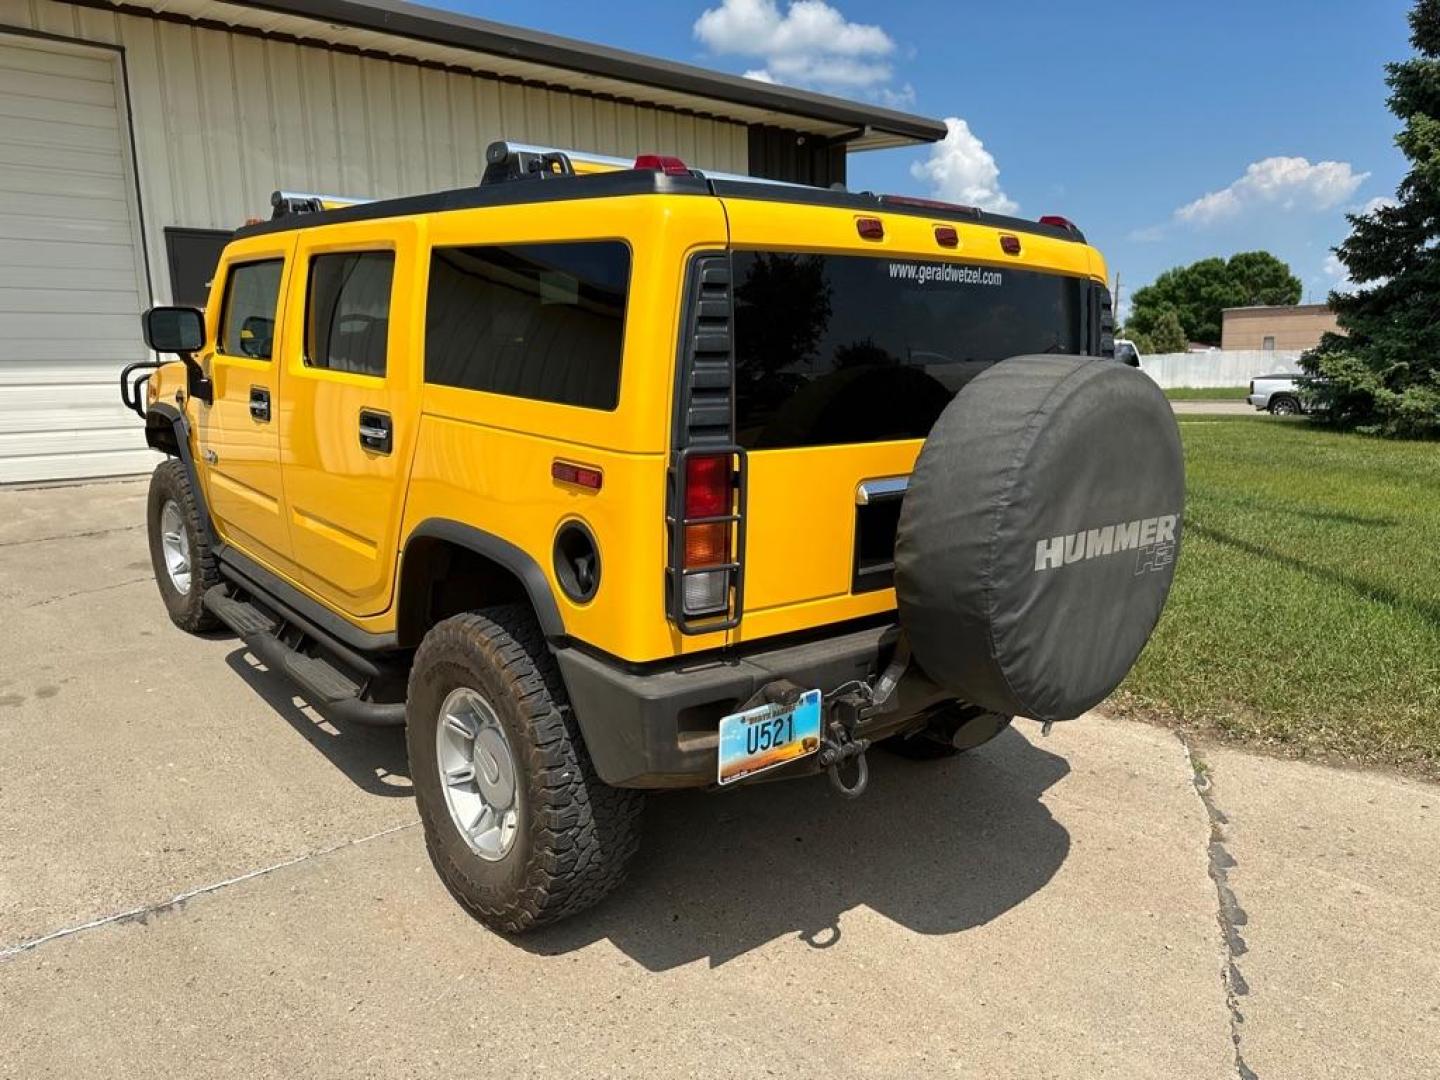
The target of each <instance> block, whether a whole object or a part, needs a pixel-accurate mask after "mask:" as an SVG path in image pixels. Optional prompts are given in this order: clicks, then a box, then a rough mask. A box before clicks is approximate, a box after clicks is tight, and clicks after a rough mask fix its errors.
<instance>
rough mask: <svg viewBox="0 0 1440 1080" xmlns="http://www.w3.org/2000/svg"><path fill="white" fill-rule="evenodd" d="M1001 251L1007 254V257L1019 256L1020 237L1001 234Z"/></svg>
mask: <svg viewBox="0 0 1440 1080" xmlns="http://www.w3.org/2000/svg"><path fill="white" fill-rule="evenodd" d="M1000 250H1001V251H1003V252H1005V254H1006V255H1019V254H1020V238H1019V237H1018V236H1011V235H1010V234H1009V233H1001V234H1000Z"/></svg>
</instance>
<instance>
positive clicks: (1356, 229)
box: [1302, 0, 1440, 436]
mask: <svg viewBox="0 0 1440 1080" xmlns="http://www.w3.org/2000/svg"><path fill="white" fill-rule="evenodd" d="M1410 31H1411V33H1410V41H1411V44H1413V45H1414V46H1415V50H1416V52H1417V53H1418V54H1419V55H1418V56H1415V57H1413V58H1412V59H1409V60H1406V61H1403V62H1401V63H1392V64H1388V65H1386V68H1385V70H1386V79H1385V82H1386V85H1388V86H1389V87H1390V99H1389V103H1388V104H1389V107H1390V111H1391V112H1393V113H1394V114H1395V115H1396V116H1397V117H1399V119H1400V120H1401V121H1402V122H1403V124H1404V129H1403V130H1402V131H1401V132H1400V134H1399V135H1398V136H1396V139H1395V142H1396V145H1398V146H1399V147H1400V150H1401V152H1402V153H1404V155H1405V157H1406V158H1407V159H1408V160H1409V161H1410V171H1409V173H1408V174H1407V175H1406V176H1405V179H1404V180H1402V181H1401V183H1400V187H1399V189H1398V191H1397V192H1396V195H1397V197H1398V201H1397V202H1396V203H1395V204H1394V205H1390V206H1382V207H1380V208H1379V209H1376V210H1374V211H1372V212H1370V213H1368V214H1351V215H1349V221H1350V227H1351V232H1350V235H1349V237H1348V238H1347V239H1346V240H1345V241H1344V242H1343V243H1342V244H1341V245H1340V246H1339V247H1337V248H1336V249H1335V254H1336V255H1337V256H1338V257H1339V259H1340V261H1341V263H1342V264H1343V265H1344V266H1345V269H1346V270H1347V271H1348V272H1349V275H1350V279H1351V280H1352V281H1353V282H1356V283H1357V287H1356V288H1355V290H1354V291H1353V292H1349V293H1342V292H1334V293H1331V294H1330V306H1331V307H1332V308H1333V309H1334V310H1335V313H1336V315H1337V316H1338V319H1339V323H1340V328H1341V330H1343V331H1344V332H1343V333H1342V334H1327V335H1326V336H1325V339H1324V340H1323V341H1322V342H1321V344H1320V346H1319V348H1317V349H1315V350H1314V351H1312V352H1310V353H1308V354H1307V355H1306V356H1305V357H1304V358H1303V360H1302V365H1303V366H1304V367H1305V369H1306V370H1307V371H1310V372H1312V373H1314V374H1317V375H1320V376H1322V377H1323V381H1321V382H1319V383H1318V384H1317V385H1316V388H1315V390H1314V394H1315V396H1316V397H1317V398H1318V399H1320V401H1321V403H1322V404H1323V405H1325V406H1326V408H1327V410H1328V412H1327V413H1325V414H1322V415H1326V416H1328V419H1329V420H1330V422H1332V423H1335V424H1338V425H1341V426H1345V427H1357V428H1360V429H1362V430H1368V431H1375V432H1379V433H1382V434H1387V435H1399V436H1435V435H1440V0H1417V3H1416V4H1415V7H1414V8H1413V9H1412V10H1411V12H1410Z"/></svg>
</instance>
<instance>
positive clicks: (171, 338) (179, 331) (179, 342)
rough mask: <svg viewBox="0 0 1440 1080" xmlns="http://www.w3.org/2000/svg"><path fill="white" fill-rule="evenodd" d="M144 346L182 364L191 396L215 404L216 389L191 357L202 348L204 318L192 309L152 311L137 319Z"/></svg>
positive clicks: (156, 309) (168, 308) (179, 308)
mask: <svg viewBox="0 0 1440 1080" xmlns="http://www.w3.org/2000/svg"><path fill="white" fill-rule="evenodd" d="M140 323H141V325H142V326H143V327H144V329H145V344H146V345H149V346H150V348H152V349H154V350H155V351H156V352H157V353H174V354H175V355H177V356H178V357H180V359H181V361H183V362H184V364H185V375H186V380H185V381H186V383H187V385H188V387H189V390H190V396H191V397H194V398H199V399H200V400H201V401H203V402H205V404H207V405H213V404H214V402H215V387H214V384H213V383H212V382H211V381H210V377H209V376H208V375H206V374H205V372H204V370H203V369H202V368H201V367H200V365H199V364H198V363H197V362H196V360H195V356H194V354H195V353H196V352H198V351H200V350H201V349H203V348H204V347H205V315H204V313H202V312H201V311H200V309H199V308H193V307H152V308H151V309H150V310H149V311H147V312H145V314H144V315H143V316H141V318H140Z"/></svg>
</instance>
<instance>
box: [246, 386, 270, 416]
mask: <svg viewBox="0 0 1440 1080" xmlns="http://www.w3.org/2000/svg"><path fill="white" fill-rule="evenodd" d="M250 417H251V419H253V420H258V421H259V422H260V423H262V424H268V423H269V422H270V391H269V389H267V388H266V387H264V386H252V387H250Z"/></svg>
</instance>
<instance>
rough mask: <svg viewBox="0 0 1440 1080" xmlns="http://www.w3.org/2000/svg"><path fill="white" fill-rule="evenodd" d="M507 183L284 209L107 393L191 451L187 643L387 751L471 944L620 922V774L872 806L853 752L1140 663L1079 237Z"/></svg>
mask: <svg viewBox="0 0 1440 1080" xmlns="http://www.w3.org/2000/svg"><path fill="white" fill-rule="evenodd" d="M487 162H488V163H489V164H488V168H487V170H486V174H485V177H484V180H483V182H482V183H480V184H479V185H478V186H476V187H473V188H468V189H464V190H458V191H448V192H443V193H439V194H434V195H424V196H418V197H413V198H401V199H393V200H388V201H383V202H369V203H351V204H343V203H342V202H341V201H339V200H328V199H325V198H320V197H309V196H296V195H286V194H284V193H277V195H276V197H275V199H274V206H275V216H274V217H273V218H272V219H271V220H269V221H266V222H261V223H255V224H251V225H248V226H246V227H244V228H241V229H239V230H238V231H237V232H236V234H235V237H234V239H233V240H232V241H231V242H230V243H229V245H228V246H227V247H226V249H225V251H224V254H223V256H222V258H221V260H220V264H219V267H218V269H217V272H216V275H215V279H214V283H213V287H212V291H211V294H210V302H209V304H208V306H207V308H206V310H205V311H204V312H203V313H202V312H200V311H197V310H195V309H186V308H153V309H151V310H150V311H149V312H147V313H146V316H145V328H146V337H147V341H148V342H149V344H150V346H151V347H152V348H153V349H154V350H156V351H157V352H168V353H176V354H178V355H179V356H180V358H181V362H180V363H166V364H161V363H160V362H158V361H156V362H149V363H147V364H143V365H136V366H135V367H134V368H131V369H127V372H126V374H125V376H123V377H122V382H121V386H122V395H123V396H124V397H125V399H126V401H127V403H128V404H130V405H131V407H132V408H135V409H136V411H138V412H139V413H140V414H141V415H142V416H143V417H144V419H145V422H146V432H147V437H148V439H149V442H150V444H151V445H152V446H154V447H156V448H157V449H160V450H163V451H165V452H166V453H167V454H169V455H171V457H170V459H169V460H167V461H166V462H165V463H163V464H161V465H160V466H159V467H158V468H157V470H156V472H155V475H154V478H153V481H152V485H151V493H150V500H149V528H150V542H151V554H152V560H153V562H154V567H155V572H156V578H157V581H158V583H159V588H160V592H161V595H162V596H163V598H164V600H165V604H166V606H167V608H168V610H169V613H170V616H171V618H172V619H173V620H174V621H175V622H176V623H177V624H178V625H179V626H181V627H182V628H184V629H187V630H191V631H198V630H202V629H207V628H213V627H215V626H218V625H224V626H227V627H229V628H230V629H231V630H233V631H234V632H235V633H237V634H238V635H240V637H241V638H242V639H243V640H244V642H245V644H246V646H247V647H248V648H249V649H250V651H251V652H253V653H254V654H255V655H256V656H257V657H258V658H259V659H260V660H261V661H262V662H263V663H264V664H265V665H266V666H267V667H269V668H270V669H271V670H273V671H276V672H279V673H281V674H283V675H285V676H287V677H289V678H290V679H292V680H293V681H294V682H295V683H296V684H298V686H299V688H300V690H301V692H302V693H303V694H304V696H305V697H306V698H307V699H308V700H309V701H310V702H311V703H312V704H313V705H315V706H316V707H317V708H319V709H320V710H321V711H322V712H324V713H326V714H328V715H329V716H331V717H333V718H334V719H336V720H337V721H338V722H340V723H346V722H349V723H362V724H404V725H405V728H406V736H407V740H408V747H409V754H410V765H411V772H412V777H413V781H414V786H415V792H416V797H417V801H418V803H419V808H420V812H421V815H422V818H423V820H424V824H425V834H426V840H427V844H428V847H429V850H430V853H431V856H432V859H433V861H434V863H435V866H436V867H437V869H438V870H439V872H440V874H441V875H442V876H443V878H444V879H445V881H446V883H447V885H448V886H449V887H450V889H451V891H452V892H453V893H454V894H455V895H456V897H457V898H459V899H460V900H461V901H462V902H463V903H464V904H465V905H466V906H467V907H468V908H470V910H471V911H472V912H473V913H475V914H476V915H477V916H478V917H479V918H481V919H482V920H483V921H485V922H486V923H487V924H489V925H492V926H494V927H497V928H500V929H503V930H506V931H511V932H517V931H521V930H524V929H526V928H528V927H530V926H532V925H535V924H538V923H541V922H544V921H548V920H551V919H554V918H557V917H559V916H562V915H565V914H568V913H571V912H574V911H577V910H579V909H581V908H583V907H586V906H588V905H590V904H592V903H594V902H595V901H597V900H599V899H600V898H601V897H603V896H604V895H605V894H606V893H607V892H608V891H609V890H610V889H611V888H613V887H614V886H615V885H616V884H617V883H618V882H619V880H620V878H621V875H622V873H623V871H624V868H625V864H626V862H627V860H628V859H629V857H630V855H631V854H632V853H633V852H634V850H635V848H636V846H637V843H638V837H639V827H640V810H641V805H642V793H643V792H644V791H645V790H646V789H662V788H676V787H686V786H702V785H715V786H728V785H730V784H732V783H736V782H740V781H746V780H749V779H751V778H754V777H757V776H764V777H766V778H776V777H780V776H797V775H805V774H815V773H819V772H828V773H829V775H830V777H831V780H832V782H833V783H834V784H835V786H836V787H837V788H838V789H839V790H840V791H841V792H843V793H845V794H849V795H855V794H858V793H859V791H860V790H862V789H863V787H864V785H865V779H866V776H867V772H866V769H867V764H866V762H867V759H866V751H867V749H868V748H869V747H870V746H871V745H872V744H874V743H876V742H878V741H881V740H884V741H885V742H886V744H887V745H889V746H893V747H894V748H896V749H898V750H899V751H901V752H904V753H909V754H911V755H912V756H926V757H938V756H943V755H945V754H948V753H955V752H959V751H960V750H964V749H968V748H971V747H973V746H976V745H979V744H980V743H981V742H984V741H985V740H987V739H989V738H991V737H993V736H995V735H997V734H998V733H1000V732H1001V731H1002V730H1003V729H1004V727H1005V726H1006V725H1007V724H1008V723H1009V722H1010V718H1011V717H1012V716H1016V715H1020V716H1027V717H1032V718H1035V719H1039V720H1041V721H1045V722H1050V721H1053V720H1060V719H1070V718H1073V717H1075V716H1078V715H1079V714H1080V713H1082V712H1084V711H1085V710H1086V709H1088V708H1090V707H1091V706H1092V705H1094V704H1095V703H1096V702H1098V701H1099V700H1100V699H1101V698H1103V697H1104V696H1105V695H1106V694H1108V693H1109V691H1110V690H1111V689H1113V687H1114V686H1115V685H1116V684H1117V683H1118V682H1119V680H1120V679H1121V678H1122V677H1123V676H1124V674H1125V672H1126V671H1127V670H1128V669H1129V667H1130V666H1131V664H1132V663H1133V662H1134V660H1135V658H1136V656H1137V655H1138V653H1139V651H1140V648H1141V647H1142V646H1143V645H1144V643H1145V641H1146V639H1147V638H1148V636H1149V634H1150V631H1151V629H1152V628H1153V626H1154V623H1155V620H1156V619H1157V618H1158V616H1159V613H1160V610H1161V608H1162V606H1163V604H1164V600H1165V596H1166V592H1167V590H1168V587H1169V584H1170V579H1171V574H1172V573H1173V567H1174V560H1175V556H1176V552H1177V546H1178V540H1179V515H1180V512H1181V505H1180V504H1181V499H1182V495H1183V476H1182V472H1181V466H1180V456H1179V443H1178V438H1177V435H1176V429H1175V424H1174V420H1173V418H1172V416H1171V413H1170V409H1169V407H1168V405H1167V404H1166V402H1165V400H1164V398H1163V396H1162V395H1161V394H1160V392H1159V391H1158V390H1157V389H1156V388H1155V386H1154V385H1153V384H1152V383H1151V382H1150V380H1149V379H1148V378H1146V377H1145V376H1143V375H1141V374H1139V373H1138V372H1135V371H1133V370H1130V369H1127V368H1125V367H1124V366H1123V365H1119V364H1116V363H1114V362H1113V360H1111V359H1109V357H1110V356H1111V355H1112V354H1113V335H1112V331H1113V321H1112V318H1111V313H1110V298H1109V294H1108V293H1107V291H1106V289H1105V276H1106V275H1105V268H1104V264H1103V262H1102V261H1101V259H1100V256H1099V255H1098V254H1097V253H1096V252H1095V251H1094V250H1093V249H1092V248H1090V247H1089V246H1087V244H1086V243H1085V241H1084V238H1083V237H1082V236H1081V234H1080V233H1079V231H1078V230H1077V229H1076V228H1075V227H1074V226H1073V225H1071V224H1070V223H1069V222H1068V221H1065V220H1064V219H1061V218H1046V219H1043V220H1042V221H1040V222H1029V221H1021V220H1019V219H1015V218H1008V217H1000V216H996V215H993V214H989V213H985V212H981V211H979V210H975V209H972V208H968V207H961V206H953V205H946V204H941V203H933V202H928V201H923V200H914V199H905V198H897V197H890V196H875V195H872V194H869V193H862V194H854V193H849V192H845V191H840V190H819V189H813V188H806V187H800V186H794V185H786V184H778V183H771V182H763V181H755V180H751V179H749V178H743V177H726V176H715V175H706V174H703V173H701V172H698V171H696V170H692V169H689V168H687V167H686V166H685V165H684V164H683V163H681V162H679V161H677V160H675V159H673V158H661V157H654V156H645V157H642V158H640V159H637V160H636V161H635V162H634V163H633V164H631V163H629V162H614V161H607V160H603V159H588V158H585V157H583V156H581V155H573V156H568V155H566V154H564V153H560V152H549V151H544V150H539V149H536V148H529V147H516V146H514V145H507V144H504V143H497V144H495V145H494V146H492V147H490V149H489V151H488V152H487ZM1002 361H1003V362H1002ZM136 368H138V369H140V370H139V371H138V372H137V370H136ZM150 369H158V370H150Z"/></svg>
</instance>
